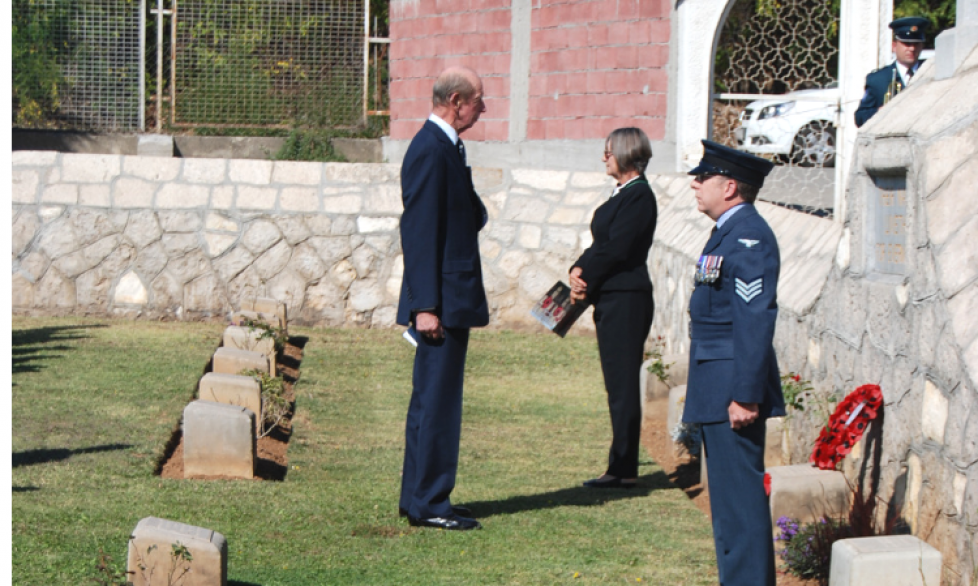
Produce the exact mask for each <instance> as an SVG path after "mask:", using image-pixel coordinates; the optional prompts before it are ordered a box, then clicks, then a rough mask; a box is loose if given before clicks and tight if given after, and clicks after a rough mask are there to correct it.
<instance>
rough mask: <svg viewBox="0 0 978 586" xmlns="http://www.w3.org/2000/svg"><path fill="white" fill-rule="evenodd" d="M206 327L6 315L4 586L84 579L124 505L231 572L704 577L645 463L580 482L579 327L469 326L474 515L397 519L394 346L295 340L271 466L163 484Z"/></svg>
mask: <svg viewBox="0 0 978 586" xmlns="http://www.w3.org/2000/svg"><path fill="white" fill-rule="evenodd" d="M222 330H223V327H222V326H221V325H219V324H195V323H152V322H128V321H105V320H94V319H81V318H72V319H27V318H14V319H13V336H12V341H13V348H12V352H13V389H12V401H11V405H12V424H13V427H12V434H11V435H12V443H13V446H12V447H13V463H12V466H13V468H12V484H13V494H12V513H13V518H12V521H11V523H12V558H13V567H12V573H13V583H14V584H30V585H34V584H36V585H42V584H43V585H47V584H84V583H92V582H91V578H93V577H95V576H96V573H95V571H94V567H95V558H96V555H97V553H98V550H99V548H100V547H101V548H104V549H105V551H106V552H108V553H109V554H110V555H111V556H112V557H113V558H114V559H115V563H116V564H117V566H118V567H119V568H122V567H123V566H124V564H125V552H126V542H127V538H128V536H129V533H130V532H131V531H132V529H133V528H134V527H135V526H136V523H137V522H138V521H139V520H140V519H141V518H143V517H149V516H155V517H162V518H165V519H170V520H174V521H179V522H182V523H189V524H191V525H199V526H203V527H206V528H209V529H213V530H215V531H218V532H220V533H222V534H223V535H224V536H225V537H226V538H227V541H228V546H229V548H228V549H229V563H228V574H229V580H230V583H231V584H238V585H262V586H271V585H283V586H285V585H287V586H294V585H301V584H368V585H374V584H378V585H379V584H398V585H408V584H418V585H432V584H452V585H455V584H472V585H481V584H609V583H613V584H624V583H631V584H634V583H637V582H642V583H647V584H654V585H668V586H675V585H694V584H704V585H706V584H715V583H716V572H715V566H714V564H715V561H714V556H713V544H712V540H711V536H710V527H709V520H708V519H707V518H706V517H705V516H704V515H703V514H702V513H700V512H699V511H698V510H697V509H696V508H695V507H694V506H693V505H692V504H691V503H690V502H689V501H688V500H687V498H686V497H685V496H684V495H683V493H682V492H681V491H679V490H678V489H675V488H672V486H671V485H670V484H669V482H668V481H667V479H666V478H665V475H664V474H663V472H662V470H661V469H660V468H659V467H658V466H657V465H655V463H654V462H652V461H649V460H647V459H646V460H645V461H643V462H642V467H641V468H640V476H641V477H640V480H639V483H640V487H639V488H638V489H634V490H631V491H618V490H614V491H594V490H593V489H585V488H583V487H581V486H580V484H581V481H583V480H586V479H587V478H591V477H593V476H595V475H597V474H599V473H600V472H602V471H603V469H604V468H603V466H604V465H605V463H606V459H607V448H608V445H609V442H610V424H609V421H608V411H607V405H606V403H605V395H604V391H603V386H602V383H601V370H600V366H599V362H598V357H597V348H596V345H595V342H594V340H593V339H589V338H577V337H569V338H567V339H564V340H560V339H559V338H557V337H556V336H552V335H550V334H543V333H541V334H517V333H509V332H492V333H488V332H480V331H474V332H473V335H472V339H471V342H470V344H469V360H468V364H467V369H468V370H467V378H466V389H465V393H466V395H465V412H464V418H463V430H462V446H461V462H460V465H459V476H458V485H457V488H456V489H455V492H454V493H453V502H455V503H457V504H465V505H467V506H469V507H470V508H472V509H473V511H474V513H475V515H476V516H477V517H478V518H479V519H480V520H481V521H482V524H483V526H484V527H485V529H483V530H482V531H470V532H464V533H455V532H444V531H437V530H430V529H413V528H410V527H408V525H407V523H406V522H405V521H404V520H403V519H399V518H398V516H397V495H398V490H399V486H400V479H399V474H400V466H401V457H402V449H403V428H404V416H405V413H406V410H407V404H408V398H409V394H410V381H411V361H412V357H413V349H412V348H411V347H410V346H409V345H408V344H407V343H406V342H405V341H404V340H403V339H401V337H400V331H399V330H397V331H376V330H322V329H306V328H292V331H291V332H290V333H291V334H292V335H294V336H304V337H307V338H308V342H307V343H306V345H305V357H304V359H303V362H302V365H301V373H302V374H301V379H300V380H299V382H298V384H297V386H296V416H295V420H294V433H293V436H292V438H291V442H290V444H289V469H288V473H287V475H286V478H285V480H284V481H283V482H271V481H265V482H261V481H197V480H194V481H187V480H165V479H161V478H159V477H157V476H154V475H153V469H154V467H155V464H156V460H157V457H158V456H159V454H160V453H161V452H162V450H163V446H164V444H165V442H166V441H167V439H168V438H169V436H170V433H171V430H172V429H173V428H174V426H175V425H176V424H177V422H178V421H179V418H180V415H181V412H182V410H183V408H184V406H186V404H187V402H188V401H189V400H190V398H191V394H192V391H193V388H194V385H195V383H196V381H197V379H198V378H199V377H200V376H201V374H202V370H203V367H204V365H205V364H206V362H207V360H208V359H209V357H210V355H211V353H212V352H213V351H214V349H215V348H216V346H217V343H218V340H219V337H220V334H221V331H222Z"/></svg>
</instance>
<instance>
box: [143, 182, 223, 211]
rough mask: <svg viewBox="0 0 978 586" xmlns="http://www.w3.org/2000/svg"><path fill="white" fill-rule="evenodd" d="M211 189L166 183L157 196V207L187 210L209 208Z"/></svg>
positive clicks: (201, 186)
mask: <svg viewBox="0 0 978 586" xmlns="http://www.w3.org/2000/svg"><path fill="white" fill-rule="evenodd" d="M209 199H210V188H208V187H206V186H203V185H181V184H179V183H164V184H163V187H161V188H160V192H159V193H157V194H156V207H157V208H159V209H186V208H201V207H205V206H207V202H208V200H209Z"/></svg>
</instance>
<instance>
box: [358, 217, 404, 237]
mask: <svg viewBox="0 0 978 586" xmlns="http://www.w3.org/2000/svg"><path fill="white" fill-rule="evenodd" d="M400 223H401V221H400V220H399V219H398V218H371V217H369V216H360V217H359V218H357V231H358V232H360V233H361V234H370V233H372V232H393V231H394V230H397V227H398V226H399V225H400Z"/></svg>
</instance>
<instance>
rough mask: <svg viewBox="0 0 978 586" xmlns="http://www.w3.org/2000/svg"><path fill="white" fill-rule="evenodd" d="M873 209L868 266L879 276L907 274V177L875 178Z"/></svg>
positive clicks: (871, 206)
mask: <svg viewBox="0 0 978 586" xmlns="http://www.w3.org/2000/svg"><path fill="white" fill-rule="evenodd" d="M873 183H874V184H875V190H874V191H873V193H872V199H871V201H870V208H871V214H872V216H871V217H872V224H873V228H872V230H871V231H870V233H869V237H870V239H871V241H870V242H869V246H868V247H867V248H868V250H869V254H870V259H869V266H871V267H872V269H873V271H874V272H876V273H878V274H887V275H904V274H906V272H907V178H906V176H900V177H891V176H881V177H875V178H874V179H873Z"/></svg>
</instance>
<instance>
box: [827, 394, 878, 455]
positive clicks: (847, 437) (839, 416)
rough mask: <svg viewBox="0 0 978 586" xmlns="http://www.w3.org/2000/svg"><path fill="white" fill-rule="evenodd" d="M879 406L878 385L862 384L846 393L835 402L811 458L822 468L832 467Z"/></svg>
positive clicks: (849, 449) (861, 432)
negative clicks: (834, 406)
mask: <svg viewBox="0 0 978 586" xmlns="http://www.w3.org/2000/svg"><path fill="white" fill-rule="evenodd" d="M882 407H883V393H882V392H881V391H880V387H879V385H863V386H861V387H859V388H858V389H856V390H855V391H853V392H851V393H849V395H847V396H846V398H845V399H843V400H842V401H841V402H839V405H838V406H837V407H836V408H835V413H833V414H832V416H831V417H829V422H828V424H827V425H826V426H825V427H824V428H823V429H822V433H820V434H819V436H818V440H816V441H815V449H814V450H813V451H812V457H811V461H812V462H814V463H815V465H816V466H818V467H819V468H821V469H822V470H835V468H836V466H837V465H838V464H839V462H840V461H841V460H842V458H844V457H845V456H846V454H848V453H849V452H850V451H851V450H852V447H853V446H854V445H856V442H858V441H859V438H861V437H862V436H863V433H865V431H866V428H867V427H868V426H869V422H870V421H872V420H873V419H876V415H877V414H878V413H879V410H880V409H881V408H882Z"/></svg>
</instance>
